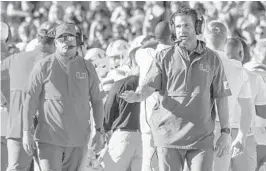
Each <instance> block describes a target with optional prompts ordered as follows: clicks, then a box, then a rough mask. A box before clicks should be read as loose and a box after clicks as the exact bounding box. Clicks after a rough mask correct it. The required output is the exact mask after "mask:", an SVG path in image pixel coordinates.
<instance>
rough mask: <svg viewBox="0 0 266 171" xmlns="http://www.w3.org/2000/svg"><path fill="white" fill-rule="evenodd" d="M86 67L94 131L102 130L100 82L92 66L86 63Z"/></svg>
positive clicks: (102, 111)
mask: <svg viewBox="0 0 266 171" xmlns="http://www.w3.org/2000/svg"><path fill="white" fill-rule="evenodd" d="M86 66H87V67H88V70H89V72H90V73H89V76H90V77H89V79H90V80H89V82H90V85H89V86H90V87H89V93H90V97H91V104H92V110H93V117H94V121H95V127H96V129H99V128H102V126H103V116H104V107H103V97H104V92H103V90H100V85H101V84H100V83H101V82H100V80H99V78H98V75H97V73H96V70H95V68H94V67H93V65H92V64H91V63H90V62H88V61H86Z"/></svg>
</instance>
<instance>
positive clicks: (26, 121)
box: [22, 63, 44, 155]
mask: <svg viewBox="0 0 266 171" xmlns="http://www.w3.org/2000/svg"><path fill="white" fill-rule="evenodd" d="M43 80H44V76H43V72H42V66H41V65H40V63H38V64H36V65H35V66H34V68H33V70H32V71H31V74H30V77H29V82H28V86H27V90H26V98H25V101H24V103H23V115H22V117H23V118H22V119H23V120H22V121H23V139H22V141H23V148H24V150H25V151H26V152H27V154H28V155H32V154H33V149H34V148H35V143H34V140H33V136H32V130H31V128H32V125H33V116H34V115H35V114H36V111H37V105H38V103H39V97H40V94H41V92H42V87H43Z"/></svg>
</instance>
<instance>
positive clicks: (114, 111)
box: [103, 83, 119, 132]
mask: <svg viewBox="0 0 266 171" xmlns="http://www.w3.org/2000/svg"><path fill="white" fill-rule="evenodd" d="M117 91H118V89H117V83H115V84H114V85H113V86H112V88H111V90H110V91H109V93H108V96H107V100H106V102H105V105H104V109H105V110H104V113H105V114H104V123H103V128H104V130H105V132H108V131H110V130H111V129H112V125H113V122H114V121H115V120H116V118H117V117H118V116H119V103H118V98H117V93H118V92H117Z"/></svg>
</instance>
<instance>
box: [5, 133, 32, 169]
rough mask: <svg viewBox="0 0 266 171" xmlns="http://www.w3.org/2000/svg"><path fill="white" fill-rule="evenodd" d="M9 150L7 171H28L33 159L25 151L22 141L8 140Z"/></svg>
mask: <svg viewBox="0 0 266 171" xmlns="http://www.w3.org/2000/svg"><path fill="white" fill-rule="evenodd" d="M7 150H8V168H7V171H28V170H29V169H30V166H31V162H32V157H31V156H29V155H28V154H27V153H26V151H25V150H24V148H23V146H22V140H21V139H15V138H13V139H7Z"/></svg>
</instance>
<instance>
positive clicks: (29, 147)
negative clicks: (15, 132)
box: [22, 131, 36, 156]
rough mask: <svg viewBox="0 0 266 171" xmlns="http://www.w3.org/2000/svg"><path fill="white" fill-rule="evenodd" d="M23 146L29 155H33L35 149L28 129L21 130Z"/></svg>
mask: <svg viewBox="0 0 266 171" xmlns="http://www.w3.org/2000/svg"><path fill="white" fill-rule="evenodd" d="M22 141H23V148H24V150H25V151H26V152H27V154H28V155H29V156H31V155H33V153H34V149H36V146H35V142H34V140H33V136H32V134H31V132H30V131H23V139H22Z"/></svg>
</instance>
